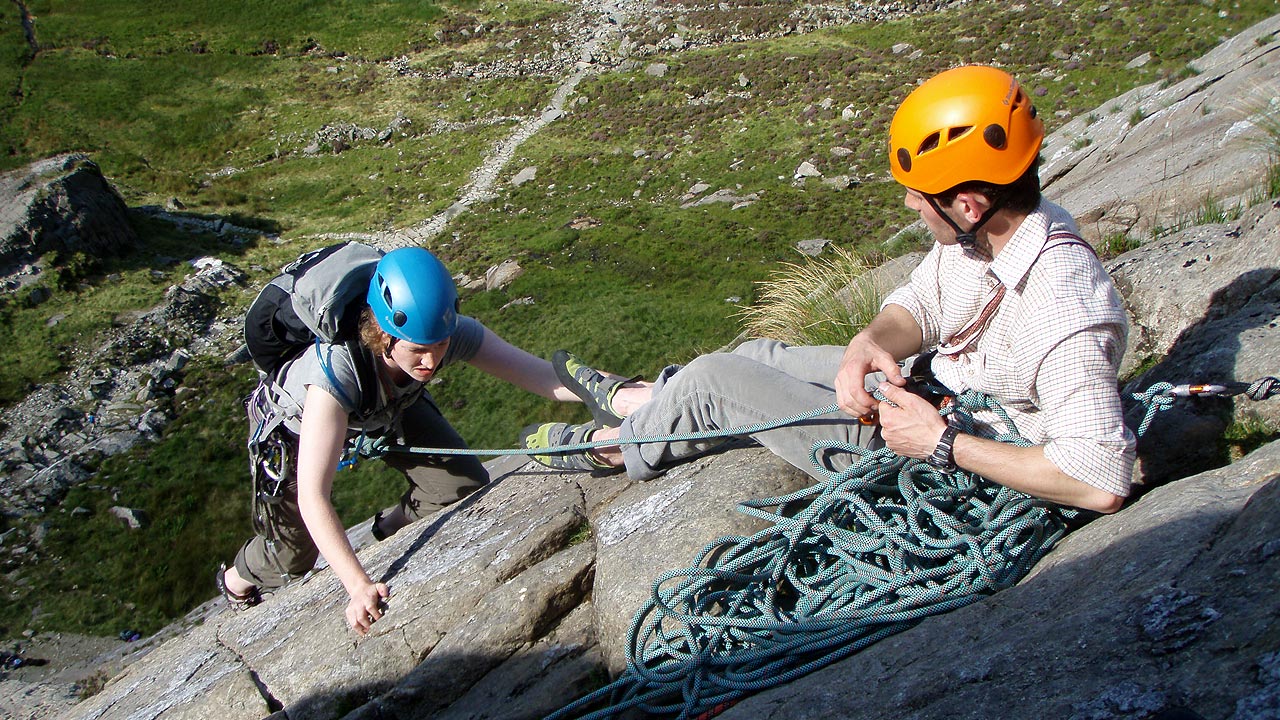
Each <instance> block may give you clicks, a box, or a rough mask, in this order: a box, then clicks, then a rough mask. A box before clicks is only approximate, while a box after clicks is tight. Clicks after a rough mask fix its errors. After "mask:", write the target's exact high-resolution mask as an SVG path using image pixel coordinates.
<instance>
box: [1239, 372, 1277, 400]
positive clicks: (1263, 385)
mask: <svg viewBox="0 0 1280 720" xmlns="http://www.w3.org/2000/svg"><path fill="white" fill-rule="evenodd" d="M1244 394H1245V395H1247V396H1248V397H1249V399H1250V400H1257V401H1262V400H1266V399H1267V398H1269V397H1275V396H1276V395H1280V380H1277V379H1276V378H1274V377H1271V376H1269V375H1268V376H1267V377H1263V378H1259V379H1257V380H1254V381H1253V382H1252V383H1251V384H1250V385H1249V389H1248V390H1245V391H1244Z"/></svg>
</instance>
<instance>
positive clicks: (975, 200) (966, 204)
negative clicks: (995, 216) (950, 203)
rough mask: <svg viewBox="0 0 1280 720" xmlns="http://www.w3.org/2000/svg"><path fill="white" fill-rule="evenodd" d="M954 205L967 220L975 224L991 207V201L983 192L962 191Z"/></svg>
mask: <svg viewBox="0 0 1280 720" xmlns="http://www.w3.org/2000/svg"><path fill="white" fill-rule="evenodd" d="M954 207H955V208H956V209H957V210H958V211H959V212H960V214H961V215H963V216H964V219H965V220H967V221H969V223H970V224H973V223H976V222H978V221H979V220H981V219H982V215H983V213H985V212H986V211H987V210H989V209H990V208H991V201H990V200H988V199H987V196H986V195H983V194H982V193H976V192H962V193H957V194H956V201H955V203H954Z"/></svg>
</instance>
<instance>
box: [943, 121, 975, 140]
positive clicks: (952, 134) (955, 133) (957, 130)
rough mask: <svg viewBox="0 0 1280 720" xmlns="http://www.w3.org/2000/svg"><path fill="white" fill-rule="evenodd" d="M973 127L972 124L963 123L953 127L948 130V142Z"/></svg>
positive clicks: (961, 135)
mask: <svg viewBox="0 0 1280 720" xmlns="http://www.w3.org/2000/svg"><path fill="white" fill-rule="evenodd" d="M972 129H973V126H972V125H962V126H960V127H953V128H951V129H950V130H948V131H947V142H952V141H954V140H955V139H956V138H958V137H963V136H964V135H965V134H966V133H968V132H969V131H970V130H972Z"/></svg>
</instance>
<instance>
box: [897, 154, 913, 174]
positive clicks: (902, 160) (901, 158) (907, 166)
mask: <svg viewBox="0 0 1280 720" xmlns="http://www.w3.org/2000/svg"><path fill="white" fill-rule="evenodd" d="M898 164H899V165H901V166H902V172H911V153H909V152H907V149H906V148H898Z"/></svg>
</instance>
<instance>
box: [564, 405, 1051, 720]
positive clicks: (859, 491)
mask: <svg viewBox="0 0 1280 720" xmlns="http://www.w3.org/2000/svg"><path fill="white" fill-rule="evenodd" d="M977 409H990V410H994V411H996V413H997V414H998V415H999V416H1000V417H1001V419H1002V421H1003V422H1004V423H1005V425H1006V432H1005V433H1003V434H1001V435H999V436H998V439H1001V440H1004V441H1006V442H1014V443H1017V444H1022V445H1028V444H1029V443H1028V442H1027V441H1026V440H1025V439H1022V438H1021V436H1019V435H1018V434H1017V430H1016V428H1015V427H1014V426H1013V423H1012V421H1011V420H1009V418H1008V415H1007V414H1005V413H1004V411H1003V409H1001V408H1000V407H999V406H998V405H997V404H995V403H994V402H992V401H991V400H990V398H988V397H987V396H985V395H979V394H976V393H967V394H964V395H961V396H959V397H958V398H956V400H955V402H954V403H953V404H952V406H951V407H950V408H947V409H945V410H944V411H943V412H944V414H946V413H948V412H950V413H954V415H955V416H954V417H953V418H952V422H954V423H956V424H957V425H958V426H959V427H960V428H961V430H962V431H963V432H974V426H973V421H972V412H973V411H974V410H977ZM832 450H836V451H842V452H847V453H850V454H851V455H852V456H853V457H855V458H857V460H856V462H854V464H852V465H851V466H849V467H848V468H846V469H844V470H840V471H832V470H829V469H828V468H826V467H825V465H824V464H823V463H822V462H821V461H820V458H822V457H825V456H827V454H828V453H829V452H830V451H832ZM810 460H811V461H812V462H813V464H814V467H815V468H817V469H818V470H819V472H820V473H821V474H822V475H823V476H824V477H825V479H824V480H822V481H820V482H819V483H818V484H817V485H814V486H812V487H810V488H806V489H804V490H801V491H799V492H796V493H792V494H790V495H785V496H781V497H775V498H768V499H764V500H755V501H749V502H744V503H741V504H740V505H739V509H740V510H742V511H743V512H745V513H747V514H749V515H753V516H755V517H758V518H760V519H763V520H765V521H767V522H769V523H771V526H770V527H768V528H767V529H765V530H762V531H760V532H758V533H756V534H755V535H752V536H751V537H735V536H729V537H722V538H720V539H718V540H716V541H715V542H712V543H710V544H708V545H707V546H706V547H704V548H703V550H702V552H701V554H700V555H699V557H698V560H697V563H696V564H695V565H693V566H691V567H688V568H685V569H681V570H673V571H671V572H667V573H665V574H663V575H662V576H661V577H659V578H658V579H657V581H655V582H654V584H653V589H652V592H651V595H650V599H649V601H648V602H647V603H646V605H645V607H644V608H643V609H641V610H640V612H639V613H637V614H636V616H635V618H634V619H633V621H632V625H631V630H630V633H629V635H628V662H627V668H626V671H625V672H624V673H623V674H622V676H621V677H619V678H618V680H617V681H615V682H614V683H612V684H610V685H608V686H606V687H604V688H601V689H600V690H597V691H596V692H594V693H592V694H590V695H587V696H585V697H583V698H580V699H579V700H577V701H576V702H574V703H572V704H570V705H567V706H565V707H564V708H561V709H560V710H559V711H557V712H556V713H553V714H552V715H550V716H548V720H553V719H558V718H566V717H579V718H580V719H581V720H596V719H599V718H609V717H613V716H615V715H616V714H618V713H620V712H622V711H624V710H628V709H635V710H639V711H643V712H646V713H651V714H658V715H663V716H674V717H677V718H682V719H683V718H697V717H700V716H703V715H706V716H709V715H710V714H712V713H714V712H716V711H717V710H718V709H721V708H723V707H724V706H726V705H728V704H732V703H734V702H736V701H737V700H739V699H741V698H742V697H744V696H746V695H749V694H752V693H755V692H758V691H760V690H763V689H765V688H769V687H773V686H776V685H779V684H782V683H785V682H789V681H790V680H793V679H795V678H797V677H799V676H801V675H804V674H807V673H809V672H812V671H814V670H816V669H818V668H821V667H824V666H826V665H829V664H831V663H833V662H836V661H837V660H840V659H842V658H844V657H847V656H848V655H850V654H852V653H854V652H856V651H857V650H859V649H861V648H863V647H866V646H868V645H870V644H872V643H874V642H876V641H878V640H880V639H882V638H884V637H887V636H889V635H892V634H894V633H897V632H900V631H902V630H905V629H906V628H908V627H911V626H912V625H915V624H916V623H918V622H920V621H921V620H922V619H924V618H925V617H928V616H930V615H936V614H939V613H943V612H947V611H950V610H955V609H957V608H960V607H963V606H965V605H968V604H970V603H973V602H976V601H977V600H980V599H981V598H983V597H985V596H986V595H989V594H991V593H992V592H995V591H997V590H1000V589H1003V588H1006V587H1009V586H1011V585H1013V584H1015V583H1016V582H1017V581H1018V580H1020V579H1021V578H1022V577H1023V576H1025V575H1026V573H1027V572H1028V571H1029V570H1030V569H1031V567H1032V566H1034V565H1035V563H1036V562H1037V561H1038V560H1040V558H1041V557H1043V556H1044V554H1045V553H1047V552H1048V551H1049V550H1050V549H1051V548H1052V547H1053V546H1054V544H1055V543H1056V542H1057V541H1058V540H1059V539H1061V538H1062V537H1063V535H1065V533H1066V522H1065V519H1064V517H1063V512H1064V511H1062V510H1060V509H1057V508H1056V507H1055V506H1053V505H1052V504H1050V503H1047V502H1044V501H1040V500H1036V499H1033V498H1031V497H1030V496H1028V495H1025V494H1023V493H1020V492H1017V491H1014V490H1010V489H1008V488H1005V487H1003V486H1001V485H998V484H995V483H992V482H989V481H986V480H984V479H982V478H981V477H978V476H975V475H973V474H971V473H968V472H965V471H963V470H960V471H955V472H952V473H945V472H942V471H940V470H938V469H937V468H934V467H933V466H931V465H929V464H928V463H925V462H924V461H922V460H916V459H912V458H904V457H901V456H898V455H895V454H894V453H893V452H892V451H890V450H888V449H887V448H884V449H880V450H876V451H872V452H868V451H866V450H863V449H861V448H858V447H857V446H849V445H844V444H840V443H819V444H817V445H815V446H814V448H813V450H812V451H811V454H810ZM801 504H803V509H802V510H800V511H799V512H796V513H794V514H792V513H791V512H790V511H789V510H788V509H789V508H794V507H797V506H799V505H801ZM606 701H607V703H608V705H607V707H604V708H600V709H596V710H594V711H591V712H588V713H586V714H584V715H575V713H579V712H581V711H583V710H585V709H589V708H591V707H592V706H594V705H598V704H599V703H601V702H606Z"/></svg>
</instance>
